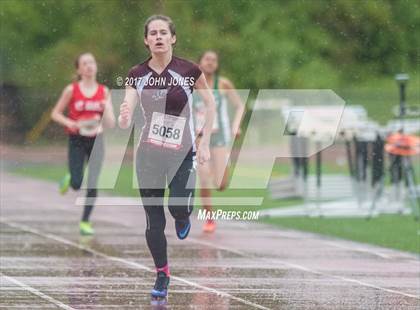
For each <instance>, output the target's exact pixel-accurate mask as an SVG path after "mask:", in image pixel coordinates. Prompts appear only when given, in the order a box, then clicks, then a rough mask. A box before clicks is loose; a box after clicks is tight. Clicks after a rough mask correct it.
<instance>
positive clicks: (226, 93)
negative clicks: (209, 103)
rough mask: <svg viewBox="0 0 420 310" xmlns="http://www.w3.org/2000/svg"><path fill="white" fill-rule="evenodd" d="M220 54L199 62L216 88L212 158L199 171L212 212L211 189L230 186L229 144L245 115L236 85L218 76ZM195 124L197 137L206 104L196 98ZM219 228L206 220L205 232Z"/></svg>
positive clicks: (210, 53) (206, 55)
mask: <svg viewBox="0 0 420 310" xmlns="http://www.w3.org/2000/svg"><path fill="white" fill-rule="evenodd" d="M218 58H219V57H218V55H217V53H216V52H215V51H211V50H208V51H205V52H204V53H203V54H202V55H201V57H200V59H199V66H200V69H201V71H202V72H203V73H204V75H205V77H206V80H207V82H208V84H209V87H211V88H212V89H213V94H214V97H215V101H216V112H217V113H216V117H215V119H214V123H213V128H212V135H211V138H210V148H211V149H210V152H211V159H210V161H209V162H206V163H205V164H204V165H200V167H199V168H198V175H199V178H200V185H201V197H202V198H204V199H202V200H203V203H202V204H203V207H204V209H205V210H207V211H211V210H212V205H211V202H210V198H211V190H210V188H211V187H212V186H214V187H216V189H217V190H224V189H225V188H226V185H227V176H228V173H227V172H228V169H227V168H228V158H229V145H230V143H231V141H232V139H233V138H235V137H236V136H237V135H239V134H240V122H241V119H242V116H243V112H244V108H245V106H244V104H243V103H242V100H241V98H240V97H239V94H238V93H237V91H236V90H235V87H234V86H233V83H232V82H231V81H230V80H229V79H227V78H225V77H222V76H220V75H219V74H218V67H219V64H218ZM228 102H229V103H231V104H232V105H233V107H234V110H235V114H234V118H233V121H232V123H230V121H229V115H228V106H227V103H228ZM193 106H194V123H195V130H196V133H197V134H198V136H200V132H201V130H202V128H203V124H204V120H205V105H204V103H203V102H202V100H201V99H200V98H199V97H198V96H196V97H194V103H193ZM215 228H216V225H215V222H214V221H213V220H208V221H206V223H205V225H204V227H203V230H204V231H205V232H213V231H214V230H215Z"/></svg>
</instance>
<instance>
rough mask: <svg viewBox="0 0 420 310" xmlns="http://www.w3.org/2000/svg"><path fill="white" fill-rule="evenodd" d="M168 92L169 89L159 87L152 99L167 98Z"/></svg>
mask: <svg viewBox="0 0 420 310" xmlns="http://www.w3.org/2000/svg"><path fill="white" fill-rule="evenodd" d="M167 94H168V90H167V89H157V90H156V92H155V93H154V94H153V95H152V99H153V100H154V101H159V100H162V99H165V98H166V95H167Z"/></svg>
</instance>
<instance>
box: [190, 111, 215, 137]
mask: <svg viewBox="0 0 420 310" xmlns="http://www.w3.org/2000/svg"><path fill="white" fill-rule="evenodd" d="M205 123H206V110H205V109H200V110H197V111H196V113H195V130H196V132H197V133H199V132H201V131H202V130H203V127H204V124H205ZM218 130H219V119H218V116H217V113H215V115H214V122H213V127H212V132H217V131H218Z"/></svg>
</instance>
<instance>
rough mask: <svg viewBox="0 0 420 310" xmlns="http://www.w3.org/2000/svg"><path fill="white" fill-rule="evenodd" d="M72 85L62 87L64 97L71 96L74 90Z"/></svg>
mask: <svg viewBox="0 0 420 310" xmlns="http://www.w3.org/2000/svg"><path fill="white" fill-rule="evenodd" d="M73 84H74V83H71V84H69V85H67V86H66V87H64V90H63V94H65V95H70V94H72V93H73V88H74V86H73Z"/></svg>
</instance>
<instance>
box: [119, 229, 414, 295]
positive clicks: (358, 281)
mask: <svg viewBox="0 0 420 310" xmlns="http://www.w3.org/2000/svg"><path fill="white" fill-rule="evenodd" d="M119 224H121V225H123V226H125V227H128V228H133V226H131V225H127V224H124V223H119ZM185 241H187V242H192V243H197V244H201V245H205V246H208V247H212V248H215V249H219V250H224V251H227V252H230V253H234V254H237V255H240V256H243V257H247V258H251V259H259V260H263V261H266V262H270V263H273V264H275V263H280V264H283V265H284V266H288V267H290V268H293V269H297V270H301V271H305V272H309V273H312V274H316V275H320V276H323V277H329V278H332V279H338V280H341V281H344V282H349V283H356V284H358V285H361V286H365V287H369V288H374V289H377V290H382V291H384V292H388V293H392V294H398V295H402V296H405V297H409V298H415V299H419V300H420V296H418V295H413V294H409V293H404V292H401V291H397V290H393V289H388V288H385V287H381V286H377V285H374V284H370V283H367V282H363V281H360V280H356V279H353V278H348V277H343V276H336V275H332V274H328V273H324V272H321V271H317V270H314V269H311V268H308V267H305V266H302V265H298V264H294V263H289V262H286V261H283V260H280V259H277V258H275V259H270V258H264V257H258V256H255V255H252V254H248V253H245V252H242V251H240V250H235V249H232V248H229V247H225V246H220V245H215V244H213V243H210V242H207V241H203V240H199V239H196V238H194V237H188V238H187V239H185ZM368 251H369V252H371V251H370V250H368Z"/></svg>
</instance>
